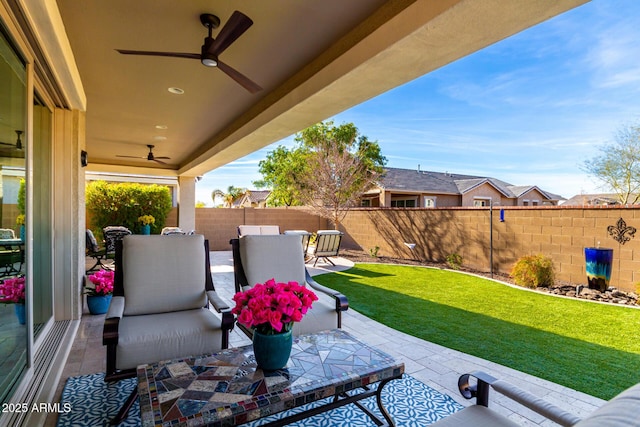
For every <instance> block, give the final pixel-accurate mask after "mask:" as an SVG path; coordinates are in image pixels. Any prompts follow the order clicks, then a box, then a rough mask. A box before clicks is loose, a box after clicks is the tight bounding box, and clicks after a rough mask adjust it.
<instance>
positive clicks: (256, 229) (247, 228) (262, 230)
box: [238, 225, 280, 236]
mask: <svg viewBox="0 0 640 427" xmlns="http://www.w3.org/2000/svg"><path fill="white" fill-rule="evenodd" d="M248 234H251V235H256V234H257V235H263V234H266V235H271V234H280V226H279V225H239V226H238V236H246V235H248Z"/></svg>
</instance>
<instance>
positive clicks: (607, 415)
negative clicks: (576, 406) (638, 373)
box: [574, 384, 640, 427]
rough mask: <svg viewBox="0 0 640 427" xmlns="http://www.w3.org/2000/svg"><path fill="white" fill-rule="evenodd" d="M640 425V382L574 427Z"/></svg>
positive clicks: (625, 426) (624, 426)
mask: <svg viewBox="0 0 640 427" xmlns="http://www.w3.org/2000/svg"><path fill="white" fill-rule="evenodd" d="M602 426H607V427H628V426H640V384H636V385H634V386H633V387H631V388H628V389H626V390H625V391H623V392H622V393H620V394H619V395H617V396H615V397H614V398H613V399H611V400H610V401H608V402H607V403H605V404H604V405H602V406H601V407H600V408H598V409H596V410H595V411H594V412H593V413H591V414H590V415H589V416H588V417H586V418H585V419H583V420H582V421H580V422H579V423H578V424H576V425H575V426H574V427H602Z"/></svg>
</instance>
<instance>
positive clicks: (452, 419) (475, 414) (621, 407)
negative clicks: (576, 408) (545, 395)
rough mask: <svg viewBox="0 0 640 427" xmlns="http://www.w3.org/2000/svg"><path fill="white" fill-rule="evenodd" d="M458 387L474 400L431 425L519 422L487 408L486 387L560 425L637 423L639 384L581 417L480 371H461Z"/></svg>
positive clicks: (508, 426) (624, 426)
mask: <svg viewBox="0 0 640 427" xmlns="http://www.w3.org/2000/svg"><path fill="white" fill-rule="evenodd" d="M458 388H459V389H460V393H461V394H462V396H464V397H465V398H466V399H472V398H475V399H476V404H475V405H471V406H467V407H466V408H464V409H463V410H461V411H458V412H455V413H454V414H452V415H450V416H448V417H446V418H443V419H442V420H440V421H438V422H436V423H435V424H432V425H431V426H432V427H454V426H478V427H485V426H486V427H518V426H519V425H520V424H518V423H516V422H515V421H513V420H511V419H509V418H507V417H505V416H504V415H502V414H499V413H498V412H496V411H494V410H492V409H489V390H490V389H491V388H493V389H494V390H495V391H497V392H498V393H500V394H502V395H504V396H507V397H508V398H510V399H512V400H514V401H516V402H518V403H520V404H522V405H524V406H526V407H527V408H529V409H531V410H532V411H534V412H537V413H538V414H540V415H542V416H543V417H545V418H546V419H548V420H550V421H553V422H554V423H556V424H559V425H561V426H565V427H568V426H574V427H630V426H631V427H633V426H636V427H638V426H640V417H639V414H640V384H636V385H635V386H633V387H630V388H628V389H627V390H625V391H623V392H622V393H620V394H619V395H617V396H616V397H614V398H613V399H611V400H610V401H608V402H607V403H605V404H604V405H602V406H601V407H600V408H598V409H597V410H595V411H594V412H593V413H591V414H590V415H588V416H587V417H585V418H584V419H581V418H580V417H578V416H577V415H574V414H571V413H569V412H567V411H565V410H564V409H561V408H559V407H557V406H556V405H554V404H552V403H550V402H548V401H546V400H544V399H542V398H539V397H537V396H535V395H533V394H531V393H529V392H527V391H525V390H522V389H521V388H519V387H517V386H515V385H513V384H511V383H509V382H507V381H504V380H500V379H497V378H494V377H492V376H491V375H489V374H487V373H485V372H481V371H476V372H472V373H470V374H465V375H462V376H461V377H460V379H459V380H458ZM545 425H546V424H545Z"/></svg>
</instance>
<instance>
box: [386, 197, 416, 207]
mask: <svg viewBox="0 0 640 427" xmlns="http://www.w3.org/2000/svg"><path fill="white" fill-rule="evenodd" d="M391 207H392V208H415V207H416V199H396V200H392V201H391Z"/></svg>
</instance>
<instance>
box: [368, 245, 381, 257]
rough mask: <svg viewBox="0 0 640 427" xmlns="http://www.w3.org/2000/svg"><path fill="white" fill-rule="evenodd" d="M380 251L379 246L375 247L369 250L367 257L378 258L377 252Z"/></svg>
mask: <svg viewBox="0 0 640 427" xmlns="http://www.w3.org/2000/svg"><path fill="white" fill-rule="evenodd" d="M379 250H380V246H375V247H373V248H369V256H370V257H371V258H378V251H379Z"/></svg>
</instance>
